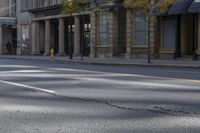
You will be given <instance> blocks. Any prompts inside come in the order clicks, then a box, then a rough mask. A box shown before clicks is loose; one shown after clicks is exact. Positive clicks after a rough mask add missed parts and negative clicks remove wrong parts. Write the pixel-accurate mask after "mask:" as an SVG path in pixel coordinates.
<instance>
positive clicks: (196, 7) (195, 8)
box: [188, 0, 200, 13]
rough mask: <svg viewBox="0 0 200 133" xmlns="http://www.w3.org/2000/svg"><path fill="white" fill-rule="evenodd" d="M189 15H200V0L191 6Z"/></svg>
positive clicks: (196, 0) (194, 0)
mask: <svg viewBox="0 0 200 133" xmlns="http://www.w3.org/2000/svg"><path fill="white" fill-rule="evenodd" d="M188 12H189V13H200V1H199V0H193V2H192V4H191V6H190V7H189V10H188Z"/></svg>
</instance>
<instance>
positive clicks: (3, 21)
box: [0, 17, 17, 25]
mask: <svg viewBox="0 0 200 133" xmlns="http://www.w3.org/2000/svg"><path fill="white" fill-rule="evenodd" d="M16 24H17V20H16V18H12V17H0V25H16Z"/></svg>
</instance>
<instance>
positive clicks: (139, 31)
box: [133, 16, 148, 46]
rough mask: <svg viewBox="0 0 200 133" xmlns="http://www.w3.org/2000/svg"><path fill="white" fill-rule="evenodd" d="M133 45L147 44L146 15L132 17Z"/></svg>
mask: <svg viewBox="0 0 200 133" xmlns="http://www.w3.org/2000/svg"><path fill="white" fill-rule="evenodd" d="M133 31H135V33H134V39H133V40H134V45H139V46H141V45H147V44H148V17H147V16H136V17H134V30H133Z"/></svg>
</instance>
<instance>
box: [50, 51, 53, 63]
mask: <svg viewBox="0 0 200 133" xmlns="http://www.w3.org/2000/svg"><path fill="white" fill-rule="evenodd" d="M50 58H51V59H52V60H54V49H51V50H50Z"/></svg>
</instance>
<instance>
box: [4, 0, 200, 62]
mask: <svg viewBox="0 0 200 133" xmlns="http://www.w3.org/2000/svg"><path fill="white" fill-rule="evenodd" d="M4 1H6V0H4ZM10 1H11V0H10ZM105 3H106V4H105ZM88 4H89V5H90V8H89V9H87V10H85V11H84V12H80V13H73V14H72V16H70V15H64V14H62V9H63V8H62V7H63V0H17V20H18V21H17V37H18V40H17V54H19V55H23V54H29V55H44V56H48V55H49V54H50V50H51V49H54V53H55V54H56V55H57V56H69V55H72V54H73V56H74V57H76V56H81V55H83V56H88V57H93V58H94V57H96V58H129V59H135V58H147V56H148V39H149V38H150V53H151V57H152V58H188V57H189V58H191V56H192V57H193V58H194V56H197V57H198V55H199V53H200V52H199V51H200V50H199V49H200V47H199V44H200V43H199V42H200V41H199V40H200V39H199V38H200V37H199V31H200V30H199V27H200V26H199V22H200V21H199V20H200V19H199V17H198V16H199V15H198V13H199V10H195V11H194V9H193V8H194V7H195V8H198V7H200V4H198V3H197V2H195V1H194V0H188V1H185V0H178V1H177V3H175V4H174V5H172V6H171V7H169V11H168V12H167V13H165V14H157V16H158V21H157V22H156V23H155V22H152V21H151V22H150V27H149V26H148V22H149V20H148V18H149V17H148V16H147V15H146V14H145V12H143V11H141V10H130V9H125V8H123V7H122V1H120V0H117V1H111V0H106V1H105V0H95V1H90V2H89V3H88ZM3 7H4V6H3ZM70 26H72V30H71V29H70ZM149 30H150V36H149V34H148V31H149ZM3 31H4V32H5V30H3ZM1 37H2V36H1ZM1 47H3V45H1ZM4 47H5V44H4ZM2 51H6V50H2ZM1 53H2V52H1Z"/></svg>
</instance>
